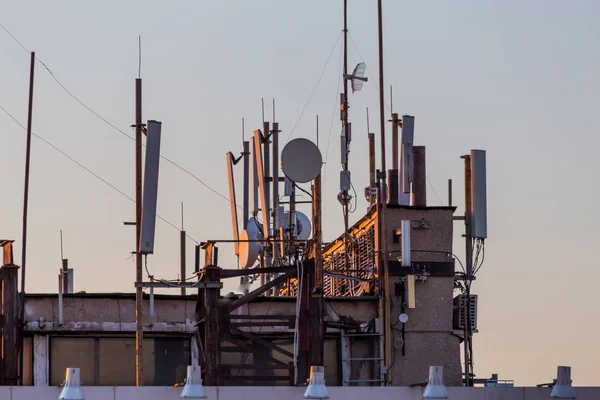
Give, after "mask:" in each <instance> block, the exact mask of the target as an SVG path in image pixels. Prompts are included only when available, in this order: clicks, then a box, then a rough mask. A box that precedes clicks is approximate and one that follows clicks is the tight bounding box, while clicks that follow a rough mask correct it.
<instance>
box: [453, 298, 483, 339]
mask: <svg viewBox="0 0 600 400" xmlns="http://www.w3.org/2000/svg"><path fill="white" fill-rule="evenodd" d="M466 298H467V296H466V295H464V294H461V295H458V296H456V297H455V298H454V301H453V303H454V314H453V318H452V328H453V329H461V330H464V329H465V306H466ZM468 316H469V320H470V321H469V322H470V323H471V330H472V331H475V330H477V295H476V294H472V295H471V296H470V299H469V313H468Z"/></svg>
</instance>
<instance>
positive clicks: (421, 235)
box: [386, 207, 462, 386]
mask: <svg viewBox="0 0 600 400" xmlns="http://www.w3.org/2000/svg"><path fill="white" fill-rule="evenodd" d="M386 212H387V214H386V230H387V232H388V236H387V239H388V248H389V251H390V252H392V253H391V256H390V260H394V259H399V258H400V256H401V254H400V253H399V251H400V250H401V242H400V240H398V242H399V243H394V237H395V231H397V230H400V228H401V221H402V220H410V221H412V223H411V248H412V249H413V251H412V253H411V256H412V257H411V259H412V261H413V262H418V261H427V262H446V261H450V260H451V259H452V256H451V255H450V254H449V253H451V252H452V235H453V233H452V232H453V220H452V216H453V213H454V210H453V208H451V207H429V208H417V207H390V208H388V209H387V210H386ZM418 250H427V251H428V252H419V251H418ZM431 251H437V252H440V253H431ZM423 278H424V280H417V281H416V282H415V301H416V305H415V308H406V309H405V313H406V314H407V315H408V322H407V323H406V325H405V337H404V349H405V355H402V332H400V330H401V328H402V325H401V324H400V323H397V324H396V325H395V326H394V327H393V329H392V332H393V338H392V343H393V344H394V343H395V346H394V347H393V349H392V360H393V364H392V385H397V386H402V385H411V384H415V383H419V382H425V381H427V376H428V373H429V366H430V365H442V366H444V379H445V382H446V385H448V386H459V385H461V384H462V369H461V364H460V341H459V338H458V337H456V336H454V335H453V331H452V311H453V303H452V300H453V297H454V296H453V293H454V278H453V277H442V276H425V277H423ZM397 282H401V277H400V276H391V277H390V286H391V287H390V291H391V293H392V303H393V304H392V314H391V315H392V324H394V323H395V322H396V321H398V316H399V315H400V313H401V297H396V296H395V295H394V292H395V290H394V288H395V284H396V283H397Z"/></svg>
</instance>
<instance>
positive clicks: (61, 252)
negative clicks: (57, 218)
mask: <svg viewBox="0 0 600 400" xmlns="http://www.w3.org/2000/svg"><path fill="white" fill-rule="evenodd" d="M64 258H65V256H64V255H63V239H62V229H61V230H60V259H61V260H64Z"/></svg>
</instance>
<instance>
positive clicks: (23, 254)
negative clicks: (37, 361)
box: [14, 51, 35, 383]
mask: <svg viewBox="0 0 600 400" xmlns="http://www.w3.org/2000/svg"><path fill="white" fill-rule="evenodd" d="M34 72H35V51H32V52H31V64H30V67H29V105H28V109H27V148H26V151H25V186H24V189H23V235H22V238H21V240H22V242H23V247H22V252H21V296H20V297H21V304H20V307H19V314H20V315H19V319H20V320H21V321H23V320H24V316H25V265H26V260H27V208H28V204H29V166H30V161H31V123H32V119H33V84H34ZM18 336H19V347H20V349H19V350H20V357H19V371H18V374H19V376H21V377H22V376H23V329H22V328H19V335H18ZM14 372H15V375H16V374H17V371H14ZM21 383H23V378H21Z"/></svg>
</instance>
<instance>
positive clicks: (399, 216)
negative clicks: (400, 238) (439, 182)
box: [386, 207, 454, 261]
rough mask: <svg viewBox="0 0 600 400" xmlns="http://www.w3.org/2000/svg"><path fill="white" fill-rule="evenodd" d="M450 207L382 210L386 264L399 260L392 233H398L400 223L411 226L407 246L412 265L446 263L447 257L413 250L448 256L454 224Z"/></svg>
mask: <svg viewBox="0 0 600 400" xmlns="http://www.w3.org/2000/svg"><path fill="white" fill-rule="evenodd" d="M453 214H454V208H452V207H428V208H417V207H390V208H388V209H387V210H386V230H387V233H388V236H387V240H388V242H387V243H388V249H389V251H390V252H396V253H392V256H391V257H390V260H393V259H394V258H397V257H399V256H400V253H399V252H398V251H399V250H401V249H402V248H401V243H394V240H393V238H394V232H395V231H396V230H400V228H401V223H402V220H410V221H413V222H412V231H411V237H410V243H411V248H412V249H413V251H412V261H449V260H450V259H451V256H450V255H449V254H443V253H439V254H436V253H421V252H418V251H417V250H429V251H441V252H452V234H453V233H452V232H453V225H454V222H453V220H452V216H453Z"/></svg>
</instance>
